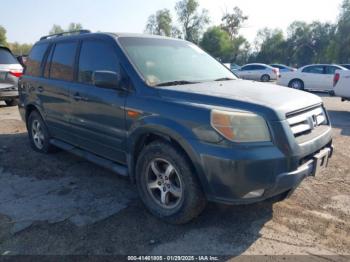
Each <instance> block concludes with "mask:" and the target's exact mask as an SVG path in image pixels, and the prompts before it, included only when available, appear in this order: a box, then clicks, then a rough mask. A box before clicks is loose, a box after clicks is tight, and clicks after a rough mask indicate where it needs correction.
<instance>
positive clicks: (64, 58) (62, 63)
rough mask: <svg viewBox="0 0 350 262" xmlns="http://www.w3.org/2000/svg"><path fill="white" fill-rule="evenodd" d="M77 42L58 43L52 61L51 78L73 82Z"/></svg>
mask: <svg viewBox="0 0 350 262" xmlns="http://www.w3.org/2000/svg"><path fill="white" fill-rule="evenodd" d="M77 47H78V43H77V42H62V43H57V44H56V46H55V49H54V53H53V56H52V60H51V68H50V78H52V79H57V80H63V81H73V78H74V61H75V55H76V51H77Z"/></svg>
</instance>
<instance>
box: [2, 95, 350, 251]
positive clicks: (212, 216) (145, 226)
mask: <svg viewBox="0 0 350 262" xmlns="http://www.w3.org/2000/svg"><path fill="white" fill-rule="evenodd" d="M323 99H324V101H325V104H326V107H327V109H328V110H329V113H330V115H331V118H332V121H333V126H334V144H335V147H336V152H335V155H334V157H333V159H332V160H331V162H330V166H329V169H328V171H327V172H325V173H323V174H321V175H320V176H319V177H316V178H308V179H307V180H305V181H304V182H303V183H302V185H301V187H300V188H299V189H298V190H297V191H296V192H295V193H294V195H293V196H292V197H291V198H290V199H288V200H286V201H284V202H279V203H273V201H265V202H263V203H259V204H254V205H248V206H222V205H215V204H210V205H209V206H208V207H207V209H206V210H205V212H204V213H203V214H202V215H201V216H200V217H199V218H198V219H197V220H195V221H193V222H192V223H190V224H188V225H184V226H172V225H167V224H165V223H162V222H161V221H158V220H157V219H155V218H154V217H152V216H151V215H150V214H148V212H147V211H146V210H145V208H144V207H143V206H142V204H141V202H140V200H139V199H138V198H137V194H136V193H135V192H136V191H135V186H134V185H132V184H130V183H129V182H128V180H127V179H125V178H120V177H118V176H116V175H115V174H113V173H111V172H109V171H107V170H104V169H102V168H100V167H98V166H95V165H93V164H91V163H88V162H87V161H85V160H83V159H80V158H77V157H75V156H73V155H71V154H69V153H65V152H58V153H56V154H52V155H41V154H38V153H35V152H33V151H32V150H31V149H30V147H29V144H28V139H27V135H26V129H25V126H24V124H23V123H22V122H21V120H20V117H19V114H18V111H17V108H16V107H12V108H8V107H4V106H3V105H2V104H1V105H0V254H105V255H110V254H125V255H130V254H133V255H134V254H165V255H169V254H173V255H175V254H206V255H210V254H212V255H228V256H233V255H238V254H271V255H272V254H283V255H286V254H312V255H315V257H318V258H319V256H320V255H331V254H350V147H349V145H350V103H341V102H340V100H339V98H331V97H323ZM316 255H317V256H316Z"/></svg>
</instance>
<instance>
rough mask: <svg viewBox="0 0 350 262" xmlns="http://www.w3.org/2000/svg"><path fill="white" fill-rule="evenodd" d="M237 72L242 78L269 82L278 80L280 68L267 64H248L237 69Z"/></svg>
mask: <svg viewBox="0 0 350 262" xmlns="http://www.w3.org/2000/svg"><path fill="white" fill-rule="evenodd" d="M235 74H236V75H237V76H239V77H240V78H242V79H247V80H256V81H261V82H269V81H271V80H277V79H278V77H279V75H280V72H279V69H278V68H274V67H272V66H269V65H265V64H247V65H245V66H242V67H241V68H240V69H238V70H236V71H235Z"/></svg>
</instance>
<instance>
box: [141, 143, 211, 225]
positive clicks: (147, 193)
mask: <svg viewBox="0 0 350 262" xmlns="http://www.w3.org/2000/svg"><path fill="white" fill-rule="evenodd" d="M136 184H137V188H138V191H139V195H140V197H141V199H142V201H143V203H144V204H145V206H146V207H147V208H148V210H149V211H150V212H151V213H152V214H153V215H154V216H156V217H158V218H160V219H162V220H164V221H166V222H168V223H171V224H184V223H187V222H189V221H191V220H192V219H194V218H195V217H197V216H198V215H199V214H200V213H201V212H202V211H203V209H204V208H205V206H206V199H205V196H204V194H203V191H202V189H201V187H200V185H199V182H198V179H197V177H196V175H195V174H194V171H193V168H192V167H191V165H190V163H189V161H188V159H187V158H186V157H184V154H183V152H182V151H181V150H179V149H177V148H176V147H174V146H173V145H172V144H170V143H168V142H164V141H155V142H153V143H151V144H150V145H148V146H146V147H145V148H144V149H143V150H142V152H141V154H140V156H139V158H138V160H137V164H136Z"/></svg>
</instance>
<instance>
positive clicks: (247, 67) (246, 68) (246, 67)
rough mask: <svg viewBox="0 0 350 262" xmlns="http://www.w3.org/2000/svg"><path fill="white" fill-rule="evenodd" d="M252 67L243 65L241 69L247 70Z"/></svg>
mask: <svg viewBox="0 0 350 262" xmlns="http://www.w3.org/2000/svg"><path fill="white" fill-rule="evenodd" d="M251 69H252V66H244V67H242V68H241V71H248V70H251Z"/></svg>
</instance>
